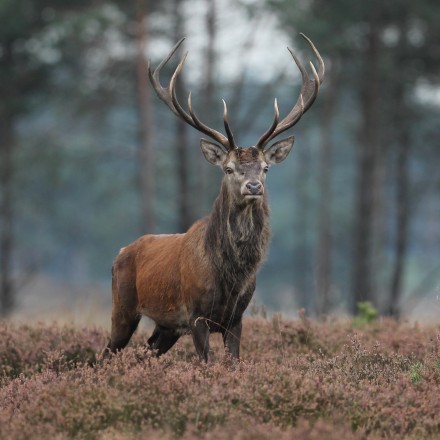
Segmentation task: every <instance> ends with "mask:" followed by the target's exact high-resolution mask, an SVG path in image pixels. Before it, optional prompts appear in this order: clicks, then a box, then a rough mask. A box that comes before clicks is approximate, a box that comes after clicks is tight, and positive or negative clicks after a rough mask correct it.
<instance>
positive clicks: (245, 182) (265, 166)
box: [148, 34, 324, 201]
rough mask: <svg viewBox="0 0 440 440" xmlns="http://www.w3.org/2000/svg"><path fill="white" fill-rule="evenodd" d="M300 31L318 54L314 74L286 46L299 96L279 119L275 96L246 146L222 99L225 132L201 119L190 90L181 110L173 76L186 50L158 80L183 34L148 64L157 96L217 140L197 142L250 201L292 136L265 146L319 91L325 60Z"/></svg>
mask: <svg viewBox="0 0 440 440" xmlns="http://www.w3.org/2000/svg"><path fill="white" fill-rule="evenodd" d="M300 35H301V36H302V37H303V38H304V39H305V40H306V41H307V42H308V43H309V45H310V47H311V48H312V50H313V52H314V53H315V55H316V57H317V59H318V71H316V69H315V67H314V65H313V64H312V62H310V67H311V70H312V74H313V78H309V76H308V74H307V71H306V69H305V68H304V66H303V65H302V64H301V62H300V61H299V59H298V58H297V57H296V55H295V54H294V52H293V51H292V50H290V49H289V48H287V49H288V50H289V52H290V54H291V55H292V58H293V60H294V61H295V63H296V65H297V66H298V69H299V70H300V72H301V77H302V86H301V91H300V94H299V97H298V99H297V101H296V103H295V105H294V106H293V108H292V109H291V110H290V112H289V113H288V115H287V116H286V117H285V118H284V119H283V120H281V121H280V120H279V111H278V105H277V100H276V99H275V101H274V114H275V115H274V120H273V122H272V125H271V126H270V127H269V129H268V130H267V131H266V132H265V133H264V134H263V135H262V136H261V137H260V139H259V140H258V142H257V143H256V144H255V145H254V146H251V147H246V148H239V147H238V146H237V144H236V143H235V139H234V136H233V134H232V130H231V127H230V124H229V121H228V110H227V106H226V102H225V101H223V106H224V112H223V121H224V126H225V131H226V136H225V135H224V134H222V133H220V132H219V131H217V130H214V129H212V128H210V127H208V126H207V125H205V124H204V123H203V122H201V121H200V119H199V118H198V117H197V116H196V114H195V113H194V110H193V108H192V103H191V93H189V95H188V110H184V109H183V107H182V106H181V105H180V103H179V102H178V100H177V96H176V89H175V86H176V80H177V78H178V76H179V74H180V73H181V71H182V69H183V65H184V63H185V60H186V56H187V55H188V52H186V53H185V54H184V56H183V57H182V59H181V60H180V62H179V64H178V66H177V68H176V70H175V71H174V74H173V75H172V77H171V80H170V83H169V85H168V86H167V87H163V86H162V85H161V84H160V79H159V75H160V71H161V69H162V68H163V67H164V66H165V65H166V63H167V62H168V61H169V60H170V59H171V57H172V56H173V55H174V53H175V52H176V51H177V49H178V48H179V47H180V45H181V44H182V42H183V41H184V38H182V39H181V40H180V41H179V42H178V43H177V44H176V45H175V46H174V47H173V49H172V50H171V52H170V53H169V54H168V55H167V56H166V57H165V58H164V59H163V60H162V62H161V63H160V64H159V65H158V66H157V68H156V69H155V70H154V72H153V71H152V70H151V65H150V63H149V65H148V74H149V77H150V81H151V84H152V85H153V88H154V90H155V92H156V94H157V96H158V97H159V98H160V99H161V100H162V101H163V102H164V103H165V104H166V105H167V106H168V107H169V108H170V110H171V111H172V112H173V113H174V114H175V115H177V116H178V117H179V118H181V119H183V120H184V121H185V122H186V123H188V124H189V125H191V126H192V127H194V128H195V129H196V130H198V131H200V132H202V133H204V134H206V135H207V136H209V137H210V138H211V139H213V140H214V141H216V142H217V143H214V142H211V141H209V140H206V139H201V143H200V146H201V149H202V152H203V154H204V156H205V158H206V160H207V161H208V162H209V163H211V164H213V165H217V166H219V167H220V168H221V169H222V170H223V172H224V173H225V177H224V180H225V182H226V183H227V187H228V188H229V192H230V193H231V194H232V195H233V196H234V198H235V199H238V200H246V201H251V200H258V199H260V198H262V196H263V195H264V184H265V180H266V173H267V171H268V170H269V167H270V166H271V165H273V164H276V163H279V162H282V161H283V160H284V159H285V158H286V157H287V155H288V154H289V152H290V150H291V148H292V146H293V142H294V137H293V136H290V137H288V138H285V139H282V140H280V141H278V142H275V143H274V144H272V145H270V146H269V147H267V144H268V143H269V142H270V141H271V140H272V139H274V138H275V137H277V136H278V135H279V134H281V133H282V132H284V131H286V130H288V129H289V128H291V127H293V126H294V125H295V124H296V123H297V122H298V121H299V120H300V118H301V116H302V115H303V114H304V113H305V112H306V111H307V110H308V109H309V108H310V107H311V106H312V104H313V102H314V101H315V99H316V96H317V95H318V92H319V87H320V85H321V83H322V81H323V79H324V62H323V60H322V58H321V56H320V54H319V52H318V50H317V49H316V47H315V46H314V45H313V43H312V42H311V41H310V39H309V38H307V37H306V36H305V35H304V34H300Z"/></svg>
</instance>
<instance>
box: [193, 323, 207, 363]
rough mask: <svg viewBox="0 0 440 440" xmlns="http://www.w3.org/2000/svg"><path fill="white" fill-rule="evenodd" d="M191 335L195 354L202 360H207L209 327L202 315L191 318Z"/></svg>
mask: <svg viewBox="0 0 440 440" xmlns="http://www.w3.org/2000/svg"><path fill="white" fill-rule="evenodd" d="M190 327H191V335H192V338H193V342H194V346H195V348H196V351H197V354H198V355H199V356H200V358H201V359H202V360H204V361H205V362H208V360H209V327H208V323H207V322H206V320H205V319H204V318H203V317H202V316H198V317H193V318H191V322H190Z"/></svg>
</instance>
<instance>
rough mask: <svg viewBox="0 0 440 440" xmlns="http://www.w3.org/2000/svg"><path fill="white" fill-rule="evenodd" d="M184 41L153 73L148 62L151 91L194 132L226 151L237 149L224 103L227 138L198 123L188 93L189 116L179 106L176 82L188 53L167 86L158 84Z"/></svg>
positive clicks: (181, 41) (179, 42)
mask: <svg viewBox="0 0 440 440" xmlns="http://www.w3.org/2000/svg"><path fill="white" fill-rule="evenodd" d="M184 40H185V38H182V39H181V40H179V41H178V42H177V44H176V45H175V46H174V47H173V48H172V50H171V52H170V53H169V54H168V55H167V56H166V57H165V58H164V59H163V60H162V61H161V62H160V64H159V65H158V66H157V67H156V69H155V70H154V72H153V71H152V70H151V63H150V62H148V76H149V77H150V81H151V84H152V86H153V89H154V90H155V92H156V94H157V96H158V97H159V99H161V100H162V101H163V102H164V103H165V104H166V105H167V106H168V108H169V109H170V110H171V111H172V112H173V113H174V114H175V115H177V116H178V117H180V118H181V119H183V120H184V121H185V122H186V123H187V124H189V125H191V126H192V127H194V128H195V129H196V130H198V131H201V132H202V133H204V134H206V135H208V136H209V137H211V138H212V139H214V140H215V141H217V142H219V143H220V144H221V145H223V147H224V148H225V149H226V150H228V151H229V150H232V149H234V148H237V146H236V145H235V141H234V137H233V135H232V131H231V128H230V126H229V122H228V111H227V108H226V103H225V101H223V105H224V115H223V119H224V124H225V130H226V134H227V137H226V136H225V135H223V134H222V133H220V132H219V131H217V130H214V129H212V128H210V127H208V126H207V125H205V124H204V123H203V122H201V121H200V119H199V118H198V117H197V116H196V114H195V113H194V110H193V108H192V104H191V93H189V95H188V111H189V114H188V113H187V112H186V111H185V110H184V109H183V108H182V106H181V105H180V104H179V101H178V100H177V95H176V81H177V78H178V76H179V74H180V73H181V71H182V69H183V65H184V64H185V59H186V56H187V55H188V52H186V53H185V54H184V56H183V57H182V59H181V60H180V62H179V64H178V66H177V67H176V70H175V71H174V73H173V76H172V77H171V80H170V83H169V85H168V86H167V87H162V85H161V84H160V79H159V75H160V71H161V70H162V68H163V67H164V66H165V65H166V63H167V62H168V61H169V60H170V59H171V58H172V56H173V55H174V54H175V52H176V51H177V49H179V47H180V45H181V44H182V43H183V41H184Z"/></svg>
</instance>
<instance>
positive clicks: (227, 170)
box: [225, 167, 234, 174]
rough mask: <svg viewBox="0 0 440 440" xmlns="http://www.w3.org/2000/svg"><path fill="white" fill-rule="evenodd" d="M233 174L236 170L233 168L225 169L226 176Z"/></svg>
mask: <svg viewBox="0 0 440 440" xmlns="http://www.w3.org/2000/svg"><path fill="white" fill-rule="evenodd" d="M233 172H234V170H233V169H232V168H229V167H227V168H225V173H226V174H232V173H233Z"/></svg>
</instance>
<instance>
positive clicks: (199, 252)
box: [106, 40, 324, 361]
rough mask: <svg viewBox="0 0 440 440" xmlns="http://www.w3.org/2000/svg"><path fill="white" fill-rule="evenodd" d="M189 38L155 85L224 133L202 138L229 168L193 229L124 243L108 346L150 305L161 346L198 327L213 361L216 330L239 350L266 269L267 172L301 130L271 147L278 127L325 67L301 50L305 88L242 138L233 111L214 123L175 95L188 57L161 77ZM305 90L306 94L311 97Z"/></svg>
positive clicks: (303, 106) (154, 340)
mask: <svg viewBox="0 0 440 440" xmlns="http://www.w3.org/2000/svg"><path fill="white" fill-rule="evenodd" d="M182 41H183V40H181V41H180V42H179V43H178V44H177V45H176V46H175V47H174V48H173V50H172V52H171V53H170V54H169V55H168V57H167V58H165V60H164V61H162V63H161V64H160V65H159V66H158V68H157V69H156V70H155V71H154V73H153V72H151V70H150V69H149V74H150V79H151V82H152V84H153V87H154V89H155V91H156V93H157V94H158V96H159V98H160V99H162V100H163V101H164V102H165V103H166V104H167V105H168V107H169V108H170V109H171V110H172V111H173V112H174V113H175V114H177V115H178V116H180V117H182V118H183V119H184V120H185V121H186V122H188V123H189V124H190V125H192V126H194V127H195V128H197V129H198V130H200V131H202V132H203V133H205V134H207V135H209V136H210V137H212V138H214V140H216V141H217V142H218V143H220V144H221V145H222V146H220V145H218V144H216V143H212V142H210V141H207V140H205V139H202V141H201V149H202V152H203V154H204V155H205V158H206V159H207V160H208V162H210V163H211V164H213V165H217V166H219V167H220V168H221V169H222V171H223V172H224V173H225V175H224V178H223V181H222V184H221V188H220V193H219V195H218V197H217V199H216V200H215V202H214V206H213V209H212V211H211V213H210V214H209V215H208V216H207V217H205V218H203V219H201V220H199V221H197V222H196V223H195V224H194V225H193V226H192V227H191V228H190V229H189V230H188V231H187V232H186V233H185V234H173V235H145V236H143V237H141V238H139V239H138V240H136V241H135V242H133V243H131V244H130V245H128V246H126V247H124V248H122V249H121V250H120V252H119V254H118V256H117V257H116V260H115V262H114V264H113V267H112V294H113V301H112V331H111V339H110V341H109V343H108V346H107V349H106V352H107V353H108V352H115V351H116V350H118V349H121V348H123V347H125V345H126V344H127V343H128V341H129V340H130V338H131V336H132V334H133V332H134V331H135V330H136V328H137V325H138V323H139V320H140V319H141V316H142V315H146V316H148V317H150V318H151V319H152V320H153V321H154V322H155V324H156V327H155V329H154V331H153V334H152V335H151V337H150V338H149V339H148V344H149V346H150V347H151V348H152V349H154V350H155V353H156V354H157V355H160V354H163V353H165V352H166V351H168V350H169V349H170V348H171V347H172V346H173V345H174V344H175V342H176V341H177V340H178V339H179V337H180V336H181V335H183V334H186V333H189V334H191V335H192V338H193V342H194V346H195V348H196V351H197V353H198V354H199V356H200V357H201V358H202V359H204V360H205V361H208V356H209V334H210V333H211V332H220V333H222V335H223V341H224V344H225V347H226V349H227V350H228V351H229V353H230V354H231V356H232V357H233V358H234V359H238V358H239V349H240V337H241V328H242V316H243V313H244V311H245V310H246V308H247V306H248V304H249V302H250V300H251V298H252V295H253V293H254V290H255V283H256V273H257V270H258V268H259V267H260V265H261V263H262V261H263V260H264V258H265V256H266V252H267V248H268V244H269V238H270V229H269V208H268V203H267V194H266V191H265V180H266V173H267V171H268V169H269V167H270V166H271V165H273V164H276V163H279V162H281V161H283V160H284V159H285V158H286V157H287V155H288V154H289V152H290V149H291V147H292V145H293V141H294V138H293V136H291V137H288V138H286V139H283V140H281V141H278V142H276V143H274V144H273V145H271V146H270V147H269V148H266V149H265V145H266V144H267V143H268V142H269V141H270V140H271V139H272V138H273V137H275V136H276V135H278V134H279V133H281V132H282V131H285V130H286V129H288V128H290V127H291V126H292V125H294V124H295V123H296V122H297V121H298V120H299V118H300V117H301V116H302V114H303V113H304V112H305V111H306V110H307V108H309V107H310V106H311V104H312V103H313V101H314V99H315V97H316V94H317V92H318V89H319V85H320V83H321V81H322V77H323V74H324V66H323V63H322V59H321V58H320V56H319V54H318V53H317V51H316V49H315V48H314V46H313V44H312V43H311V42H310V41H309V40H308V41H309V43H310V44H311V46H312V48H313V50H314V51H315V54H317V56H318V59H319V60H320V65H319V67H320V68H319V74H318V73H317V72H316V71H315V69H314V68H313V65H312V71H313V73H314V79H313V80H311V79H309V78H308V76H307V74H306V72H305V70H304V68H303V67H302V65H301V64H300V63H299V61H298V60H297V58H296V57H295V55H294V54H293V53H292V52H291V53H292V56H293V58H294V60H295V62H296V63H297V65H298V67H299V68H300V70H301V74H302V77H303V86H302V92H303V93H302V94H301V95H300V98H299V99H298V102H297V104H296V105H295V107H294V108H293V109H292V110H291V112H290V113H289V115H288V116H287V117H286V118H284V119H283V120H282V121H281V122H280V123H278V120H279V114H278V107H277V104H276V100H275V106H274V109H275V118H274V122H273V124H272V126H271V127H270V129H269V130H268V131H267V132H266V133H264V134H263V136H262V137H261V138H260V140H259V141H258V143H257V144H256V146H252V147H248V148H238V147H237V146H236V145H235V141H234V138H233V135H232V132H231V129H230V127H229V123H228V120H227V109H226V104H224V122H225V129H226V132H227V137H225V136H224V135H223V134H221V133H219V132H217V131H215V130H213V129H211V128H209V127H207V126H205V125H204V124H203V123H202V122H200V120H199V119H198V118H197V116H196V115H195V114H194V112H193V110H192V107H191V98H190V97H189V100H188V107H189V114H188V113H187V112H186V111H185V110H183V109H182V107H181V106H180V104H179V103H178V101H177V98H176V95H175V90H174V86H175V80H176V77H177V75H178V74H179V73H180V71H181V69H182V67H183V62H184V60H185V58H183V59H182V61H181V62H180V64H179V65H178V67H177V69H176V71H175V73H174V75H173V77H172V78H171V82H170V85H169V87H168V88H167V89H165V88H163V87H162V86H161V85H160V82H159V77H158V75H159V72H160V69H161V68H162V67H163V66H164V65H165V64H166V62H167V61H168V60H169V59H170V58H171V56H172V55H173V54H174V52H175V51H176V50H177V48H178V47H179V46H180V44H181V43H182ZM303 94H304V95H305V99H304V98H303Z"/></svg>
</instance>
